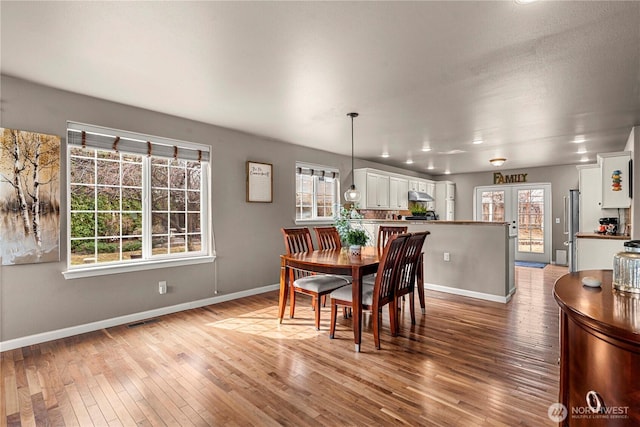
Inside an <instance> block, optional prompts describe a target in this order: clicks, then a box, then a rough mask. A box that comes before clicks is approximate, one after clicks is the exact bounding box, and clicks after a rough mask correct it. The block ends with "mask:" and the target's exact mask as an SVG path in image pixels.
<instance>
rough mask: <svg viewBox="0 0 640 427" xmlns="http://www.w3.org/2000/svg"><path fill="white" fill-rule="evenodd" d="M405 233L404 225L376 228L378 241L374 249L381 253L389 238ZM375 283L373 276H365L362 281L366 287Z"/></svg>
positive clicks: (405, 227)
mask: <svg viewBox="0 0 640 427" xmlns="http://www.w3.org/2000/svg"><path fill="white" fill-rule="evenodd" d="M406 232H407V226H406V225H381V226H380V227H378V240H377V242H376V247H377V248H378V250H379V251H380V252H382V250H383V249H384V247H385V246H386V244H387V241H388V240H389V238H390V237H391V236H393V235H395V234H404V233H406ZM375 281H376V276H375V274H371V275H368V276H365V277H364V278H363V279H362V283H366V284H367V285H373V284H374V283H375Z"/></svg>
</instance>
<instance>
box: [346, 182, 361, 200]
mask: <svg viewBox="0 0 640 427" xmlns="http://www.w3.org/2000/svg"><path fill="white" fill-rule="evenodd" d="M344 200H345V201H347V202H351V203H355V202H359V201H360V191H359V190H358V189H357V188H356V186H355V185H353V184H352V185H351V187H349V189H348V190H347V191H345V192H344Z"/></svg>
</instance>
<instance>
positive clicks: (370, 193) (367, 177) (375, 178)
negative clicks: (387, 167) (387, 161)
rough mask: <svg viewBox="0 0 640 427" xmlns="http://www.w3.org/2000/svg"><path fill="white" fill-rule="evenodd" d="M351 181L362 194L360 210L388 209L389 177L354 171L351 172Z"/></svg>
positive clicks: (375, 173)
mask: <svg viewBox="0 0 640 427" xmlns="http://www.w3.org/2000/svg"><path fill="white" fill-rule="evenodd" d="M353 181H354V184H355V185H356V188H357V189H358V190H360V194H362V198H361V199H360V207H361V208H364V209H389V175H384V174H381V173H377V172H374V171H372V170H369V169H356V170H354V171H353Z"/></svg>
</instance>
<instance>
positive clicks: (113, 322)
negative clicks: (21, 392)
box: [0, 284, 280, 352]
mask: <svg viewBox="0 0 640 427" xmlns="http://www.w3.org/2000/svg"><path fill="white" fill-rule="evenodd" d="M278 289H280V285H279V284H275V285H268V286H263V287H261V288H255V289H249V290H246V291H240V292H234V293H232V294H227V295H218V296H215V297H211V298H205V299H201V300H198V301H190V302H186V303H183V304H177V305H172V306H169V307H161V308H156V309H154V310H148V311H141V312H139V313H133V314H127V315H126V316H120V317H114V318H111V319H105V320H100V321H98V322H91V323H86V324H84V325H77V326H71V327H69V328H64V329H58V330H55V331H49V332H43V333H40V334H35V335H29V336H26V337H21V338H15V339H12V340H8V341H0V352H3V351H8V350H13V349H16V348H21V347H26V346H29V345H34V344H40V343H43V342H47V341H52V340H57V339H61V338H66V337H70V336H73V335H79V334H84V333H87V332H93V331H98V330H100V329H104V328H111V327H113V326H118V325H124V324H127V323H132V322H138V321H140V320H145V319H149V318H152V317H158V316H163V315H165V314H171V313H177V312H179V311H184V310H189V309H192V308H199V307H204V306H206V305H211V304H218V303H221V302H225V301H231V300H234V299H238V298H244V297H248V296H251V295H259V294H263V293H265V292H270V291H275V290H278Z"/></svg>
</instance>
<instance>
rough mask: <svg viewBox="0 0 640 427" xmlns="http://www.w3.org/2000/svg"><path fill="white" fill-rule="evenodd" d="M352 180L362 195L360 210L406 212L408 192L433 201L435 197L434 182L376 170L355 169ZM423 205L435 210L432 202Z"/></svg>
mask: <svg viewBox="0 0 640 427" xmlns="http://www.w3.org/2000/svg"><path fill="white" fill-rule="evenodd" d="M353 180H354V184H355V185H356V187H357V188H358V190H360V193H361V194H362V198H361V199H360V207H361V208H362V209H389V210H408V209H409V194H408V193H409V191H410V190H411V191H420V192H422V193H427V194H429V195H430V196H431V197H433V198H434V199H435V196H436V183H435V182H434V181H429V180H427V179H420V178H414V177H411V176H407V175H400V174H397V173H392V172H385V171H382V170H377V169H370V168H363V169H356V170H354V171H353ZM425 203H426V204H425V207H426V208H427V209H430V210H434V209H435V204H434V202H425Z"/></svg>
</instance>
